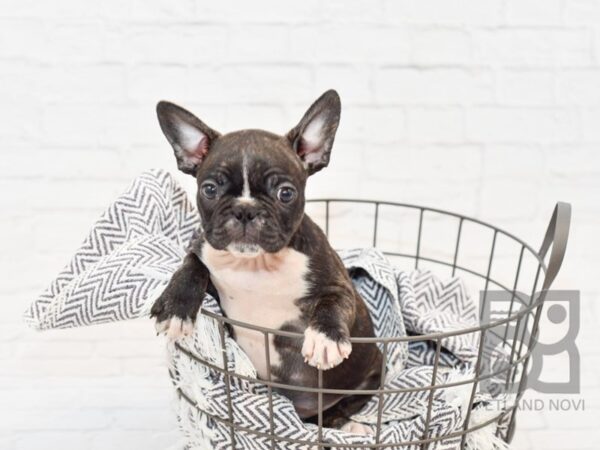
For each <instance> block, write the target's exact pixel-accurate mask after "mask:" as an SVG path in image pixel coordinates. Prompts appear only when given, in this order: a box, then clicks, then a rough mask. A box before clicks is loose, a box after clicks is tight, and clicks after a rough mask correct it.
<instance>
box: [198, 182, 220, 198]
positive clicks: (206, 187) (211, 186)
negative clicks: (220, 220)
mask: <svg viewBox="0 0 600 450" xmlns="http://www.w3.org/2000/svg"><path fill="white" fill-rule="evenodd" d="M200 190H201V192H202V195H204V197H205V198H208V199H213V198H215V197H216V196H217V185H216V184H215V183H210V182H208V183H204V184H203V185H202V187H201V188H200Z"/></svg>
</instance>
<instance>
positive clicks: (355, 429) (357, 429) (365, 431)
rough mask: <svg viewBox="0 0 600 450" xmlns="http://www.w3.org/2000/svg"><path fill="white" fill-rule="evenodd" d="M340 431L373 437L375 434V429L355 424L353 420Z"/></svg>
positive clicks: (362, 424)
mask: <svg viewBox="0 0 600 450" xmlns="http://www.w3.org/2000/svg"><path fill="white" fill-rule="evenodd" d="M340 430H342V431H345V432H346V433H353V434H362V435H373V434H375V432H374V430H373V427H371V426H369V425H365V424H364V423H359V422H354V421H353V420H351V421H349V422H346V423H345V424H344V425H343V426H342V428H340Z"/></svg>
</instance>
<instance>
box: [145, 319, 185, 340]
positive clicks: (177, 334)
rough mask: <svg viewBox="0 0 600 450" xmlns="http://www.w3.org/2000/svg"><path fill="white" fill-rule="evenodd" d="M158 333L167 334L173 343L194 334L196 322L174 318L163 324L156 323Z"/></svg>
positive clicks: (164, 321)
mask: <svg viewBox="0 0 600 450" xmlns="http://www.w3.org/2000/svg"><path fill="white" fill-rule="evenodd" d="M155 327H156V332H157V333H159V334H162V333H164V334H166V335H167V338H169V339H170V340H172V341H176V340H178V339H181V338H184V337H187V336H191V335H192V334H193V333H194V322H192V320H191V319H189V318H187V319H181V318H179V317H176V316H173V317H171V318H169V319H167V320H163V321H162V322H158V321H157V322H156V325H155Z"/></svg>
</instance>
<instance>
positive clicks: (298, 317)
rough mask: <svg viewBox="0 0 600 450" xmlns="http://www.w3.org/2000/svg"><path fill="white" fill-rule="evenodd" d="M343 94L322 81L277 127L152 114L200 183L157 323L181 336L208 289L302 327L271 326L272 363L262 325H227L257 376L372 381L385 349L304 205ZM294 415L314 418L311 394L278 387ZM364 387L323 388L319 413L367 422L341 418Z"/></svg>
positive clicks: (246, 309) (258, 320)
mask: <svg viewBox="0 0 600 450" xmlns="http://www.w3.org/2000/svg"><path fill="white" fill-rule="evenodd" d="M340 109H341V105H340V99H339V96H338V94H337V93H336V92H335V91H333V90H330V91H327V92H325V93H324V94H323V95H322V96H321V97H320V98H319V99H317V100H316V101H315V102H314V103H313V105H312V106H311V107H310V108H309V109H308V111H307V112H306V113H305V114H304V117H302V120H300V122H299V123H298V125H296V126H295V127H294V128H292V130H291V131H290V132H289V133H287V134H286V135H284V136H280V135H277V134H273V133H270V132H267V131H262V130H242V131H235V132H232V133H227V134H223V135H222V134H220V133H218V132H217V131H214V130H213V129H211V128H209V127H208V126H207V125H205V124H204V123H203V122H202V121H201V120H200V119H198V118H197V117H195V116H194V115H192V114H191V113H190V112H188V111H186V110H184V109H182V108H180V107H179V106H176V105H174V104H172V103H168V102H160V103H159V104H158V106H157V114H158V120H159V122H160V126H161V129H162V131H163V133H164V134H165V136H166V138H167V140H168V141H169V143H170V144H171V146H172V147H173V150H174V151H175V157H176V159H177V165H178V167H179V169H180V170H182V171H183V172H185V173H187V174H190V175H192V176H194V177H195V178H196V180H197V183H198V192H197V197H196V201H197V205H198V211H199V212H200V217H201V223H202V229H201V231H200V237H199V239H197V240H196V241H195V242H194V243H193V244H192V245H191V250H190V252H189V253H188V254H187V256H186V257H185V259H184V261H183V264H182V265H181V267H180V268H179V269H178V270H177V271H176V272H175V273H174V274H173V277H172V278H171V280H170V282H169V284H168V286H167V287H166V289H165V291H164V292H163V293H162V294H161V296H160V297H159V298H158V299H157V300H156V303H155V304H154V306H153V307H152V311H151V314H152V316H153V317H155V318H156V322H157V329H158V331H159V332H164V333H166V334H167V335H168V336H169V337H170V338H172V339H177V338H179V337H181V336H184V335H188V334H190V333H191V332H192V331H193V323H194V321H195V319H196V316H197V314H198V310H199V308H200V306H201V304H202V300H203V298H204V294H205V293H206V292H209V293H211V294H212V295H213V296H215V298H217V299H218V301H219V302H220V305H221V308H222V310H223V312H224V313H225V315H226V316H227V317H229V318H232V319H235V320H239V321H243V322H246V323H251V324H254V325H259V326H261V327H267V328H272V329H276V330H284V331H292V332H297V333H301V334H303V336H304V339H303V341H302V342H301V340H299V339H293V338H288V337H282V336H273V335H270V336H269V337H270V342H269V347H270V351H269V353H270V368H267V361H266V357H267V356H266V355H267V354H266V349H265V339H264V335H263V334H262V333H261V332H257V331H254V330H250V329H248V328H243V327H238V326H234V327H233V330H232V332H233V336H234V338H235V340H236V341H237V343H238V344H239V345H240V347H241V348H242V349H243V350H244V351H245V352H246V353H247V355H248V356H249V358H250V360H251V361H252V363H253V364H254V366H255V367H256V370H257V372H258V376H259V377H260V378H262V379H267V377H268V374H269V372H268V369H270V374H271V379H272V380H273V381H277V382H279V383H284V384H289V385H296V386H305V387H318V370H317V369H319V368H320V369H323V370H324V372H323V387H324V388H330V389H375V388H377V387H378V383H379V377H380V370H381V358H382V357H381V353H380V352H379V350H378V349H377V346H376V345H375V344H355V345H354V346H352V345H351V343H350V341H349V338H350V337H351V336H352V337H372V336H374V334H373V325H372V323H371V318H370V316H369V312H368V311H367V308H366V305H365V303H364V302H363V300H362V299H361V297H360V296H359V295H358V294H357V292H356V290H355V289H354V286H353V285H352V282H351V280H350V278H349V276H348V273H347V271H346V270H345V268H344V266H343V265H342V262H341V260H340V258H339V257H338V255H337V254H336V253H335V251H334V250H333V249H332V248H331V247H330V245H329V243H328V242H327V238H326V237H325V235H324V234H323V232H322V231H321V229H320V228H319V227H318V226H317V225H316V224H315V223H314V222H313V221H312V220H311V219H310V218H309V217H308V216H307V215H306V214H305V213H304V202H305V200H304V189H305V185H306V180H307V178H308V176H310V175H312V174H314V173H316V172H318V171H319V170H321V169H323V168H324V167H326V166H327V164H328V163H329V157H330V153H331V148H332V145H333V141H334V137H335V133H336V130H337V127H338V123H339V119H340ZM281 392H282V393H283V394H284V395H286V396H287V397H288V398H290V399H291V400H292V402H293V404H294V407H295V409H296V411H297V412H298V414H299V416H300V417H302V418H304V419H307V420H309V421H313V422H314V421H315V420H316V417H317V414H318V397H317V394H315V393H310V392H303V391H301V390H289V389H288V390H282V391H281ZM367 400H368V397H367V396H364V395H362V396H360V395H352V396H343V395H333V394H324V395H323V410H324V413H323V423H324V425H325V426H330V427H339V426H342V425H343V426H344V427H345V429H348V430H351V431H355V432H356V431H359V432H367V430H366V429H363V428H361V427H360V426H358V424H354V423H352V422H348V419H349V417H350V416H351V415H352V414H353V413H355V412H356V411H358V410H359V409H360V408H361V407H362V406H363V405H364V403H365V402H366V401H367Z"/></svg>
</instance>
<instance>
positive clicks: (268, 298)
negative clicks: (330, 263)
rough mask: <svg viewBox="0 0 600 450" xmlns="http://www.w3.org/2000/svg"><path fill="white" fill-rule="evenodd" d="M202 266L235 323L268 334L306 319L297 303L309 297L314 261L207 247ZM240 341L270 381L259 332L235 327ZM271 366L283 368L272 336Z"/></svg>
mask: <svg viewBox="0 0 600 450" xmlns="http://www.w3.org/2000/svg"><path fill="white" fill-rule="evenodd" d="M202 261H203V262H204V264H205V265H206V267H207V268H208V270H209V272H210V277H211V280H212V282H213V284H214V285H215V287H216V289H217V291H218V292H219V297H220V300H221V307H222V308H223V310H224V311H225V314H227V317H230V318H232V319H235V320H240V321H243V322H247V323H251V324H253V325H259V326H262V327H267V328H274V329H278V328H280V327H281V326H282V325H283V324H284V323H286V322H288V321H293V320H296V319H298V318H299V317H300V310H299V308H298V307H297V306H296V304H295V300H297V299H298V298H300V297H302V296H304V295H305V294H306V293H307V289H308V285H307V282H306V280H305V275H306V273H307V271H308V257H307V256H306V255H304V254H303V253H300V252H297V251H295V250H293V249H290V248H285V249H283V250H281V251H280V252H278V253H260V254H258V255H255V256H252V257H244V256H240V255H239V254H233V253H231V252H230V251H227V250H215V249H214V248H213V247H211V246H210V245H209V244H208V243H206V242H205V243H204V244H203V247H202ZM234 330H235V334H236V341H237V343H238V344H239V345H240V347H242V349H243V350H244V351H245V352H246V354H247V355H248V357H249V358H250V360H251V361H252V363H253V364H254V367H256V370H257V372H258V375H259V376H260V377H261V378H263V379H264V378H266V377H267V366H266V352H265V345H264V342H265V340H264V335H263V333H261V332H258V331H255V330H249V329H247V328H242V327H234ZM269 352H270V360H271V365H273V366H277V365H278V364H279V354H278V353H277V351H276V350H275V347H274V346H273V336H272V335H271V336H270V349H269Z"/></svg>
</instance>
